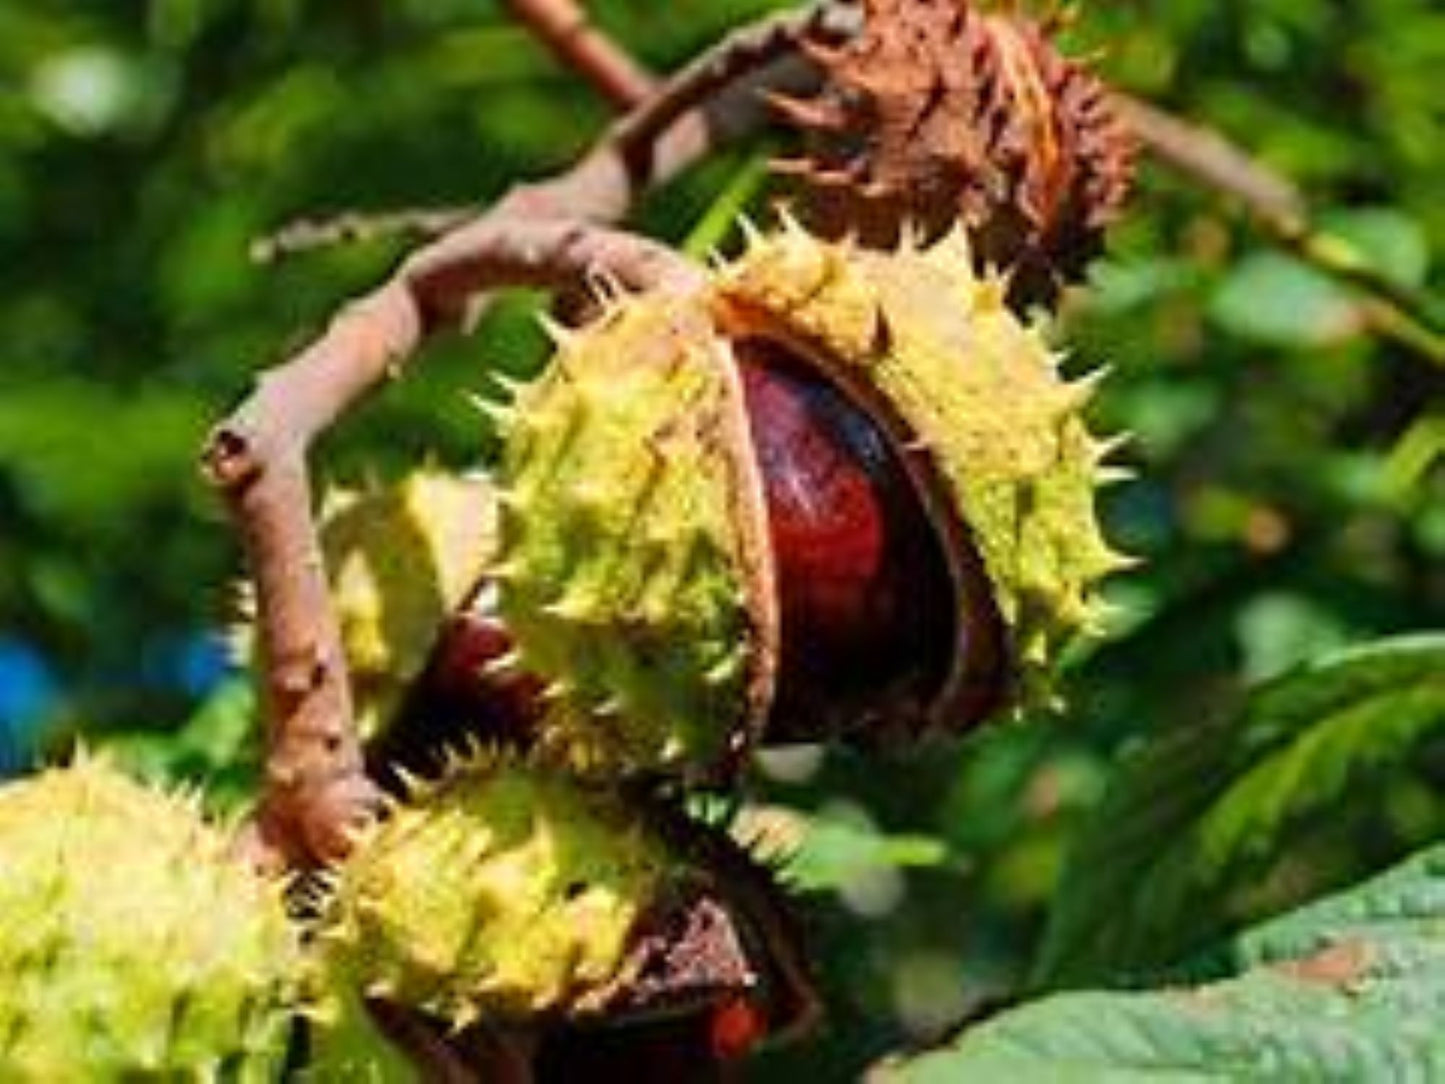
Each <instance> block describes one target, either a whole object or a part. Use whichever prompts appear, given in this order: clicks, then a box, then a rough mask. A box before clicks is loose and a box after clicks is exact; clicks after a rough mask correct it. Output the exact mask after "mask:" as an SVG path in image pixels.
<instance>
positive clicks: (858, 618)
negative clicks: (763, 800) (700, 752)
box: [737, 339, 954, 741]
mask: <svg viewBox="0 0 1445 1084" xmlns="http://www.w3.org/2000/svg"><path fill="white" fill-rule="evenodd" d="M737 355H738V360H739V362H740V363H741V374H742V379H743V391H744V396H745V398H746V402H747V408H748V420H749V432H750V434H751V436H752V442H753V447H754V449H755V451H756V453H757V457H758V465H759V470H760V473H761V475H762V480H763V489H764V494H765V497H766V502H767V512H768V524H769V533H770V538H771V541H772V547H773V560H774V565H775V576H776V583H777V591H778V607H779V622H780V628H781V636H780V643H779V648H780V650H779V666H778V679H777V680H778V686H777V693H776V699H775V701H774V705H773V709H772V713H771V716H770V719H769V723H768V727H767V731H766V737H767V738H768V739H770V740H775V741H787V740H791V739H800V738H816V737H820V736H823V735H826V734H828V733H829V732H830V731H834V730H842V731H844V732H846V733H859V732H862V731H866V730H867V729H868V728H869V727H870V724H872V725H876V724H878V723H880V722H882V721H883V720H885V719H886V716H887V715H888V713H889V711H890V710H899V709H903V710H906V711H908V712H910V713H912V712H916V710H917V709H918V706H919V705H921V704H924V703H926V702H927V701H928V700H929V699H931V698H932V697H933V696H934V695H935V694H936V693H937V692H938V689H939V687H940V686H941V685H942V683H943V680H944V678H945V676H946V674H947V672H948V665H949V652H950V650H951V648H952V645H953V640H954V638H953V634H952V626H953V613H952V607H951V597H952V588H951V586H950V583H949V576H948V566H947V563H946V562H945V560H944V557H943V554H942V552H941V551H940V549H939V545H938V538H937V535H936V533H935V532H934V530H933V528H932V526H931V524H930V523H929V521H928V517H927V515H926V514H925V512H924V510H923V506H922V504H921V502H920V501H919V499H918V495H917V492H916V490H915V489H914V487H913V484H912V482H911V480H910V479H909V477H908V475H907V473H906V471H905V470H904V468H903V466H902V464H901V463H900V462H899V459H898V457H897V456H896V455H894V454H893V452H892V450H891V448H890V447H889V444H888V440H887V438H886V436H885V435H884V434H883V432H882V431H881V430H880V429H879V428H878V427H877V426H876V425H875V424H873V422H872V421H871V420H870V419H869V418H868V416H867V415H866V414H864V413H863V412H862V411H861V410H860V409H858V407H856V406H854V405H853V404H852V403H850V402H849V400H848V399H847V398H846V397H845V396H844V395H843V394H842V393H841V392H839V391H838V390H837V389H836V388H834V387H832V386H831V385H829V384H828V383H826V382H825V381H824V380H822V379H821V378H820V377H819V376H818V375H817V374H815V373H812V372H809V371H808V370H807V368H806V367H805V365H804V364H803V363H802V362H800V361H799V359H797V358H796V357H794V356H792V355H789V354H788V353H787V352H786V351H784V350H783V349H782V348H780V347H779V346H777V345H776V344H771V343H768V342H765V341H762V340H756V339H755V340H748V341H745V342H743V343H741V344H739V347H738V349H737Z"/></svg>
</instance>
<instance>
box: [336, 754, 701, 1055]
mask: <svg viewBox="0 0 1445 1084" xmlns="http://www.w3.org/2000/svg"><path fill="white" fill-rule="evenodd" d="M683 875H684V872H683V870H682V869H681V868H680V867H679V865H678V863H677V862H676V861H675V860H674V859H673V858H672V857H671V856H670V854H669V851H668V848H667V845H666V843H665V841H664V840H663V839H662V837H661V836H660V835H659V833H658V832H657V831H656V830H655V829H654V828H653V827H652V826H651V825H650V824H649V822H648V821H647V820H646V819H645V818H643V817H642V816H640V815H639V813H638V811H637V810H636V809H634V808H632V807H631V806H630V805H629V804H628V803H627V802H626V801H625V800H624V798H623V797H622V796H621V795H620V794H619V793H618V792H617V791H616V790H612V789H607V788H604V787H601V786H589V785H587V784H584V783H581V782H579V781H577V780H575V779H573V778H571V777H569V776H567V775H565V774H561V773H558V772H556V771H555V770H553V769H549V768H544V767H542V766H540V764H538V763H527V762H515V761H507V760H502V759H493V758H491V757H482V758H479V759H476V760H474V761H472V762H470V763H466V764H462V765H458V766H454V767H453V769H452V770H451V771H450V772H449V773H448V775H447V776H446V777H445V779H444V780H443V781H442V782H440V783H438V784H435V785H429V786H426V787H424V788H422V789H421V790H420V791H419V792H418V793H417V794H416V795H414V796H413V798H412V800H410V801H408V802H407V803H406V804H405V805H401V806H399V807H398V808H396V809H395V810H394V812H393V813H392V815H391V816H390V817H389V818H388V819H387V820H386V821H384V822H383V823H381V824H380V825H378V826H377V827H376V828H374V829H373V830H372V831H371V832H370V833H369V834H368V835H367V836H366V837H365V838H363V839H362V840H361V841H360V842H359V844H358V847H357V849H356V852H355V853H354V854H353V855H352V857H351V858H350V859H349V860H348V862H347V863H346V865H345V866H344V867H343V868H342V870H341V872H340V877H339V881H338V883H337V886H336V893H335V899H334V906H333V908H332V914H331V916H330V919H329V923H328V926H327V928H326V931H325V933H324V935H323V937H324V941H325V943H326V946H327V958H328V961H329V963H330V968H331V970H332V972H333V973H334V974H335V975H337V976H338V977H339V978H340V981H341V982H342V983H343V984H344V985H345V986H346V987H347V988H349V989H352V990H357V991H360V992H361V993H362V994H363V995H365V996H367V997H374V998H383V999H385V1000H388V1001H392V1002H397V1003H400V1004H402V1005H406V1006H409V1007H411V1008H414V1009H417V1010H419V1011H421V1012H423V1013H426V1014H428V1015H429V1016H432V1017H434V1018H436V1019H438V1020H440V1021H443V1022H444V1023H446V1024H449V1025H452V1026H454V1027H458V1028H460V1027H463V1026H466V1025H467V1024H469V1023H471V1022H473V1021H475V1020H477V1019H479V1018H481V1017H487V1018H489V1019H500V1020H507V1019H530V1018H534V1017H537V1016H540V1015H544V1014H549V1013H567V1014H577V1013H586V1012H588V1011H590V1010H595V1009H598V1008H600V1007H602V1005H603V1004H604V1003H605V1001H606V1000H607V998H608V997H609V996H610V995H611V994H612V993H613V992H614V991H616V990H617V989H618V988H619V987H621V986H622V985H623V984H625V983H626V981H627V980H628V978H629V975H628V974H627V973H626V970H627V969H626V960H627V949H628V948H629V944H630V937H631V935H632V933H633V931H634V928H635V927H636V925H637V923H638V921H639V919H640V918H641V917H642V916H643V915H644V914H646V913H647V912H648V910H649V908H651V907H653V906H655V905H656V904H657V903H658V901H659V900H660V899H662V898H664V897H665V894H666V893H667V891H668V889H669V886H675V885H676V884H677V883H678V882H679V879H680V878H681V877H682V876H683Z"/></svg>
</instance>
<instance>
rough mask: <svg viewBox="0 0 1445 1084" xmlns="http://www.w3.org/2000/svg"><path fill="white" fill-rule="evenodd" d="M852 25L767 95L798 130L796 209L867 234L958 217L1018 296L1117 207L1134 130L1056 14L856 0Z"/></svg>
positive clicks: (1071, 255)
mask: <svg viewBox="0 0 1445 1084" xmlns="http://www.w3.org/2000/svg"><path fill="white" fill-rule="evenodd" d="M864 8H865V22H864V26H863V28H862V30H861V31H860V32H859V33H858V35H857V36H856V37H855V38H853V39H852V40H851V41H850V42H848V43H847V44H845V45H843V46H839V47H830V46H823V45H814V46H812V47H810V49H809V51H810V52H811V53H812V55H813V56H814V57H815V59H816V60H817V61H818V62H819V63H820V64H821V65H822V67H823V69H824V90H823V92H822V93H821V94H820V95H819V96H818V97H817V98H815V99H812V100H809V101H798V100H793V99H785V98H778V99H775V104H776V105H777V107H778V109H779V111H780V112H781V113H782V114H783V116H784V118H785V119H786V120H788V121H789V122H791V123H792V124H794V125H796V126H797V127H799V128H801V129H802V130H803V131H804V132H805V134H806V135H807V136H808V139H807V149H806V152H805V154H804V156H803V157H802V158H799V159H794V160H791V161H787V162H782V163H779V164H778V168H779V170H780V172H783V173H785V174H788V175H791V176H795V177H796V178H797V179H798V181H799V182H800V184H801V187H802V189H803V196H804V208H805V218H806V221H807V224H808V225H809V226H810V227H811V228H812V229H813V230H814V232H817V233H821V234H823V235H824V236H828V237H835V238H836V237H840V236H844V235H853V236H856V237H857V238H859V239H860V240H861V241H862V242H864V243H865V244H868V245H870V246H873V247H888V246H892V245H894V244H896V243H897V241H898V240H899V238H900V235H901V234H902V233H903V232H905V231H907V230H916V231H918V232H919V233H921V234H922V236H923V239H924V240H931V239H933V238H935V237H937V236H940V235H941V234H943V233H944V232H946V231H947V230H948V229H949V228H950V227H951V226H952V225H954V224H955V223H956V222H957V223H962V224H963V225H964V227H965V228H966V229H967V231H968V233H969V237H970V241H971V242H972V246H973V251H974V254H975V256H976V258H977V259H978V260H979V261H980V263H982V264H986V265H988V266H991V267H993V268H996V269H1000V270H1003V271H1005V272H1007V273H1008V274H1009V275H1010V277H1011V286H1010V300H1011V302H1013V303H1015V304H1016V305H1026V304H1032V303H1038V302H1042V303H1050V302H1052V301H1053V300H1054V299H1055V298H1056V295H1057V293H1058V291H1059V289H1060V288H1061V286H1062V285H1063V284H1064V283H1066V282H1068V281H1072V280H1075V279H1078V278H1079V277H1081V274H1082V271H1083V268H1084V266H1085V264H1086V263H1087V262H1088V261H1089V260H1090V259H1091V258H1092V257H1093V256H1095V255H1096V254H1097V253H1098V251H1099V249H1100V246H1101V241H1102V234H1103V230H1104V227H1105V226H1106V225H1108V223H1110V222H1111V221H1112V220H1113V219H1114V218H1115V217H1116V216H1117V214H1118V212H1119V210H1120V208H1121V206H1122V204H1123V201H1124V197H1125V195H1126V193H1127V191H1128V188H1129V182H1130V179H1131V176H1132V169H1133V157H1134V141H1133V138H1132V137H1131V135H1130V134H1129V132H1128V131H1127V129H1126V128H1125V126H1124V125H1123V123H1122V121H1121V120H1120V118H1119V117H1118V115H1117V113H1116V110H1115V108H1114V106H1113V104H1112V103H1111V102H1110V100H1109V94H1108V91H1107V89H1106V88H1105V87H1104V85H1103V84H1102V83H1101V82H1100V81H1099V80H1098V79H1097V78H1096V77H1095V76H1094V75H1092V74H1091V73H1090V72H1089V71H1088V70H1087V68H1086V67H1084V66H1083V65H1082V64H1080V63H1079V62H1076V61H1073V60H1069V59H1066V58H1064V57H1063V56H1061V55H1060V54H1059V53H1058V51H1057V50H1056V49H1055V47H1054V45H1053V43H1052V41H1051V36H1052V33H1053V31H1054V30H1055V29H1056V24H1055V22H1054V21H1047V22H1042V23H1041V22H1038V21H1035V20H1033V19H1030V18H1028V17H1026V16H1024V15H1022V14H1020V13H1017V12H1015V11H1013V10H1004V11H997V12H993V11H985V10H983V9H981V8H980V7H978V6H975V5H971V4H969V3H968V2H966V0H866V2H865V4H864Z"/></svg>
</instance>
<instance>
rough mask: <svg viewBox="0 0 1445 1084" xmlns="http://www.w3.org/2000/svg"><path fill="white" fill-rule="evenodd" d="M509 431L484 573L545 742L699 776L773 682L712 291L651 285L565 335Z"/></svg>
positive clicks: (772, 618) (753, 716)
mask: <svg viewBox="0 0 1445 1084" xmlns="http://www.w3.org/2000/svg"><path fill="white" fill-rule="evenodd" d="M560 337H561V343H560V345H559V349H558V351H557V355H556V357H555V359H554V360H553V363H552V364H551V365H550V366H549V367H548V369H547V370H546V371H545V372H544V374H543V375H542V376H541V377H540V379H539V380H538V381H537V382H535V383H534V384H532V385H531V386H529V387H527V388H525V389H523V391H522V392H521V393H520V394H519V396H518V398H517V402H516V404H515V410H514V411H513V412H511V414H510V416H509V418H508V419H507V421H506V424H505V431H506V444H505V455H504V460H503V464H502V468H501V472H500V478H499V490H500V495H501V501H502V521H501V536H502V549H501V554H500V560H499V563H498V564H497V565H496V567H495V568H494V569H493V574H494V575H495V576H496V578H497V579H498V581H499V582H500V612H501V615H502V617H503V619H504V620H505V622H506V624H507V626H508V628H509V629H510V631H511V633H512V635H513V637H514V638H515V641H516V644H517V659H516V662H517V664H518V665H519V666H520V667H521V668H522V669H524V670H527V671H530V672H533V673H537V674H541V675H543V676H544V677H546V678H547V679H549V680H550V681H551V682H552V687H551V689H550V690H549V693H548V695H549V696H550V698H551V699H553V700H554V701H556V702H558V703H559V704H560V705H561V710H560V711H558V712H554V713H552V715H551V717H550V718H551V720H552V724H553V726H552V730H553V735H552V737H553V738H554V739H556V740H557V741H558V742H560V744H563V745H566V744H568V743H569V742H573V741H574V739H575V740H576V742H577V744H580V745H584V746H586V747H587V749H588V750H590V754H589V756H588V758H587V759H588V760H589V761H591V760H596V759H599V758H600V759H602V760H607V759H611V760H612V761H614V762H615V763H617V764H620V765H621V766H623V767H633V768H639V767H640V768H646V769H659V770H681V771H683V772H684V773H692V774H695V775H706V774H710V773H712V772H713V771H714V770H715V769H716V768H717V767H718V766H719V765H720V764H722V763H723V762H724V761H726V760H728V759H729V758H730V757H731V756H732V755H733V754H734V753H735V752H736V750H737V748H738V747H739V746H741V745H742V744H744V743H745V740H746V737H747V731H749V730H750V729H751V728H753V727H755V726H757V725H758V723H759V722H760V721H761V717H762V713H763V710H764V709H765V707H766V702H767V699H768V697H769V695H770V693H771V685H772V669H773V661H772V660H773V652H772V645H773V644H774V642H775V639H776V621H777V619H776V614H775V611H774V605H775V604H774V601H773V589H772V570H771V564H770V561H769V558H768V553H767V549H766V545H765V541H764V540H765V537H766V536H765V529H766V528H765V520H764V518H763V516H764V512H763V506H762V492H761V486H760V483H759V481H758V477H757V474H756V468H755V466H754V465H753V463H752V459H751V454H750V451H749V444H748V438H747V435H746V421H745V418H744V415H743V407H742V396H741V389H740V386H739V384H738V382H737V374H736V372H735V371H734V368H733V366H732V362H731V358H730V355H729V353H728V350H727V347H726V344H725V343H724V342H722V341H721V340H720V339H718V337H717V336H716V334H715V333H714V331H713V329H712V326H711V322H710V319H709V316H708V312H707V305H706V302H705V300H704V299H703V298H701V297H698V296H694V295H689V296H677V295H673V294H666V293H664V294H642V295H635V296H631V297H627V298H623V299H619V300H615V301H613V302H611V303H610V305H609V307H608V309H607V311H606V312H605V313H604V314H603V315H602V316H601V317H600V318H599V319H597V320H596V321H594V322H593V323H592V324H591V325H589V326H588V327H587V328H586V329H584V330H582V331H580V332H578V333H576V334H575V335H573V334H569V333H563V334H562V335H561V336H560Z"/></svg>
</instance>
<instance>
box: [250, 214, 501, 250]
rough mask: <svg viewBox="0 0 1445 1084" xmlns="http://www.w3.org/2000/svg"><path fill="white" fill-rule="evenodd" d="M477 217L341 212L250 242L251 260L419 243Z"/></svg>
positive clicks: (297, 222)
mask: <svg viewBox="0 0 1445 1084" xmlns="http://www.w3.org/2000/svg"><path fill="white" fill-rule="evenodd" d="M476 214H477V208H475V207H408V208H404V209H402V210H396V211H380V212H377V213H374V214H373V213H368V212H365V211H344V212H342V213H341V214H338V215H332V216H330V217H328V218H299V219H296V220H295V221H294V222H288V223H287V224H286V225H284V226H282V227H281V228H280V229H278V230H274V231H273V232H271V233H268V234H266V235H265V236H264V237H258V238H257V239H256V240H255V241H253V242H251V259H252V260H254V261H255V262H256V263H261V264H269V263H275V262H276V261H277V260H280V259H284V258H286V257H288V256H295V255H297V254H299V253H302V252H309V251H310V250H312V249H317V248H329V247H331V246H332V245H340V244H346V243H349V242H354V241H370V240H372V239H373V238H377V237H395V236H398V235H400V236H404V237H409V238H412V239H418V240H422V241H430V240H432V239H433V238H436V237H440V236H441V235H442V234H444V233H446V232H447V231H448V230H454V229H456V228H457V227H458V226H460V225H462V224H463V223H464V222H467V221H469V220H470V219H472V218H473V217H475V216H476Z"/></svg>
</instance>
